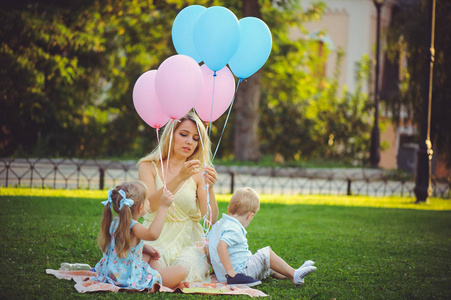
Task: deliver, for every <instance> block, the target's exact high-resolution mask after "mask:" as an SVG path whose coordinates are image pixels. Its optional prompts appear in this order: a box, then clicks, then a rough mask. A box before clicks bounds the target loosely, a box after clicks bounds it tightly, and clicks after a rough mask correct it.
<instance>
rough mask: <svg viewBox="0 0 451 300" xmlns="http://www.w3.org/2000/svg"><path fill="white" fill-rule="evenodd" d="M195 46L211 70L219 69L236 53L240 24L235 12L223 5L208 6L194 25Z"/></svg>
mask: <svg viewBox="0 0 451 300" xmlns="http://www.w3.org/2000/svg"><path fill="white" fill-rule="evenodd" d="M193 38H194V46H195V48H196V50H197V53H199V55H200V57H201V58H202V60H203V61H204V63H205V64H206V65H207V67H208V68H209V69H210V70H213V71H219V70H221V69H222V68H224V67H225V65H227V63H228V62H229V60H230V58H232V56H233V54H235V51H236V49H237V48H238V44H239V41H240V24H239V22H238V19H237V18H236V16H235V14H234V13H233V12H231V11H230V10H229V9H227V8H225V7H222V6H212V7H210V8H207V10H206V11H205V12H203V13H202V14H201V15H200V16H199V18H198V19H197V23H196V25H194V35H193Z"/></svg>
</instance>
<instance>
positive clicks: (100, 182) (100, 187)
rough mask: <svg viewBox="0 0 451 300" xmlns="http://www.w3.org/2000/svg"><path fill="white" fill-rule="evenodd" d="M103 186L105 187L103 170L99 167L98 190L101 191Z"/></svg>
mask: <svg viewBox="0 0 451 300" xmlns="http://www.w3.org/2000/svg"><path fill="white" fill-rule="evenodd" d="M104 185H105V169H104V168H102V167H100V168H99V190H103V187H104Z"/></svg>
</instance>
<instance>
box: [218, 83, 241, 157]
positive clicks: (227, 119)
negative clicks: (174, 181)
mask: <svg viewBox="0 0 451 300" xmlns="http://www.w3.org/2000/svg"><path fill="white" fill-rule="evenodd" d="M241 81H243V79H242V78H239V80H238V82H237V84H236V89H235V95H233V99H232V103H231V104H230V107H229V111H228V113H227V118H226V120H225V123H224V126H223V127H222V132H221V136H220V137H219V141H218V144H217V145H216V149H215V153H214V154H213V158H212V159H211V161H214V159H215V157H216V153H217V152H218V148H219V144H220V143H221V140H222V136H223V135H224V131H225V128H226V126H227V122H228V121H229V116H230V112H231V111H232V106H233V103H234V102H235V98H236V93H237V92H238V88H239V87H240V83H241Z"/></svg>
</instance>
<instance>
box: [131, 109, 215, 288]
mask: <svg viewBox="0 0 451 300" xmlns="http://www.w3.org/2000/svg"><path fill="white" fill-rule="evenodd" d="M171 133H172V134H173V136H172V143H171V149H169V144H170V139H171ZM160 151H161V156H162V160H163V164H161V162H160ZM210 160H211V145H210V141H209V138H208V135H207V132H206V129H205V126H204V124H203V123H202V121H201V120H200V119H199V118H198V117H197V116H196V115H195V114H194V113H192V112H190V113H188V114H187V115H185V116H184V117H183V118H181V119H180V122H177V121H175V122H173V123H172V122H171V123H168V124H167V125H166V127H165V128H164V131H163V134H162V136H161V139H160V144H159V147H158V146H157V147H156V148H155V149H154V150H153V151H152V152H151V153H150V154H149V155H147V156H145V157H143V158H141V159H140V160H139V162H138V172H139V179H140V180H142V181H143V182H144V183H145V184H146V185H147V187H148V189H149V195H150V196H149V198H148V199H149V203H150V209H149V212H148V213H147V214H146V215H145V216H144V226H149V224H150V223H151V222H152V221H153V220H154V218H155V216H156V214H157V211H158V209H159V207H160V201H161V196H162V195H163V192H164V191H163V190H164V184H163V181H165V182H166V188H167V189H168V190H169V191H170V192H172V194H174V197H175V199H174V202H173V203H172V205H171V207H170V209H169V212H168V214H167V216H166V219H165V223H164V226H163V231H162V232H161V235H160V238H159V239H158V240H156V241H153V242H147V243H148V244H149V245H152V246H153V247H154V248H156V249H157V250H158V251H159V252H160V256H161V258H160V265H161V267H163V268H164V267H168V266H174V265H183V266H184V267H185V269H186V274H187V276H186V278H185V281H188V282H200V281H202V282H210V264H209V262H208V259H207V257H206V255H205V253H206V247H205V246H204V243H203V241H204V240H205V239H204V238H203V236H202V235H203V234H204V232H203V229H202V226H201V224H200V222H199V221H200V220H201V219H202V218H203V217H205V218H206V219H207V220H209V221H210V222H211V224H214V223H215V222H216V220H217V218H218V204H217V203H216V198H215V193H214V184H215V183H216V181H217V178H218V174H217V173H216V171H215V169H214V168H212V167H210V166H209V162H210ZM205 183H207V186H208V189H207V188H206V187H205ZM207 193H208V195H209V197H208V198H207ZM207 200H209V201H207ZM208 204H209V205H208Z"/></svg>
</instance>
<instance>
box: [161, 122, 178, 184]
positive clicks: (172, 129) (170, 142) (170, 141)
mask: <svg viewBox="0 0 451 300" xmlns="http://www.w3.org/2000/svg"><path fill="white" fill-rule="evenodd" d="M176 121H178V120H176ZM171 123H172V128H171V136H170V137H169V150H168V159H167V161H166V168H167V169H168V171H169V156H170V155H171V150H172V148H171V145H172V136H173V135H174V119H171ZM161 170H163V165H162V166H161ZM164 188H165V189H166V182H164Z"/></svg>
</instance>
